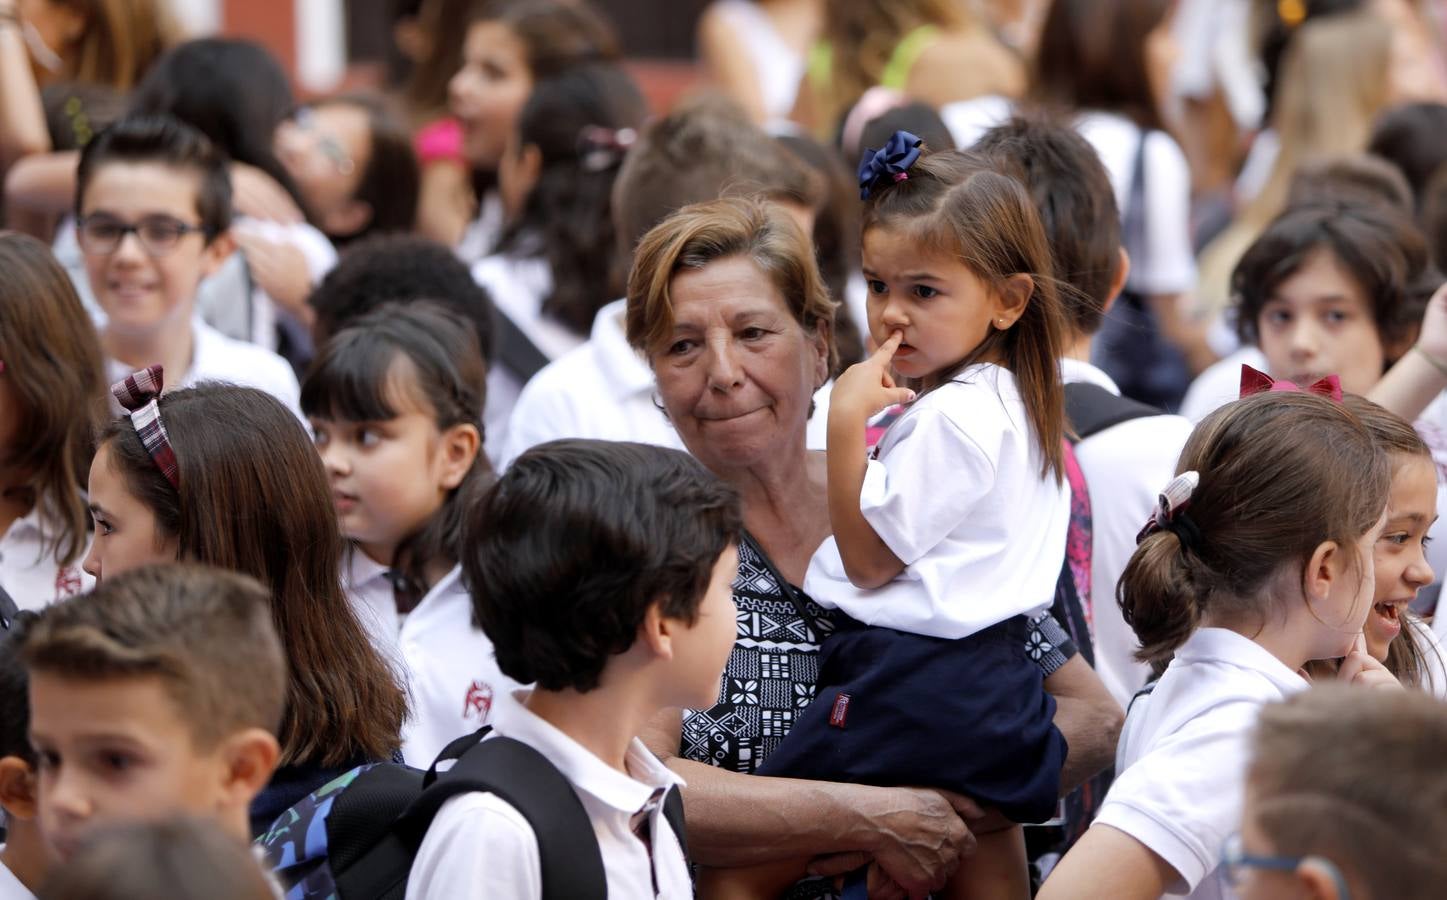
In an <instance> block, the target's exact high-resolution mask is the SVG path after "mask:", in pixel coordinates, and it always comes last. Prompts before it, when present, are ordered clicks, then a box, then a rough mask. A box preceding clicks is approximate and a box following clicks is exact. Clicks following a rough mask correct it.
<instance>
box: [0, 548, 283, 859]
mask: <svg viewBox="0 0 1447 900" xmlns="http://www.w3.org/2000/svg"><path fill="white" fill-rule="evenodd" d="M270 607H271V603H270V598H269V596H268V594H267V592H266V590H265V589H264V588H262V587H261V585H259V584H257V583H256V582H255V581H253V580H252V579H250V578H247V577H244V576H241V575H237V574H234V573H230V572H222V571H217V570H213V569H207V568H204V567H200V566H190V565H167V566H149V567H142V568H139V569H133V570H131V571H129V572H126V573H123V574H121V575H116V576H114V577H112V578H107V579H106V580H105V581H104V582H102V583H101V584H100V586H98V587H97V588H96V589H95V591H93V592H92V593H90V594H85V595H82V596H80V597H75V598H73V599H70V600H66V601H64V602H62V603H58V604H56V605H54V606H51V607H49V608H47V609H46V610H45V612H44V613H42V614H41V616H40V617H39V618H38V619H37V620H36V622H35V623H34V625H33V626H32V627H30V628H29V629H28V630H27V631H26V633H25V635H24V638H23V640H22V641H21V644H20V654H21V658H22V659H23V660H24V662H25V664H26V666H27V668H28V670H29V675H30V711H31V713H30V736H31V741H32V743H33V744H34V747H35V751H36V753H37V755H38V758H39V771H40V778H39V794H40V823H41V829H42V830H43V832H44V834H45V837H46V839H47V840H48V841H49V843H50V844H51V846H53V847H54V848H55V850H56V852H57V853H58V854H59V856H60V858H61V859H62V860H63V859H65V858H67V857H68V856H69V855H70V853H71V852H72V851H74V849H75V848H76V847H77V846H78V844H79V842H80V840H81V839H82V838H83V837H84V836H85V835H86V834H88V833H89V832H91V831H92V830H93V829H95V828H97V827H99V826H103V825H106V824H110V823H115V822H125V821H133V820H153V819H160V818H166V817H169V816H174V815H177V814H189V815H195V816H200V817H204V818H209V819H212V820H214V821H215V822H217V823H218V824H219V825H220V826H221V827H222V828H224V829H226V831H227V832H228V833H230V834H232V835H234V836H235V837H236V838H237V839H238V840H241V841H246V840H249V839H250V836H251V830H250V824H249V821H248V818H247V811H248V808H249V806H250V804H251V800H252V798H253V797H255V796H256V794H257V793H258V792H259V791H260V790H261V789H262V788H263V787H264V786H265V785H266V783H267V781H268V780H269V779H270V778H271V773H272V770H273V769H275V768H276V762H277V758H278V756H279V755H280V748H279V747H278V745H277V741H276V738H275V737H274V733H275V731H276V728H277V726H278V725H279V724H280V722H281V713H282V706H283V703H284V700H285V692H286V687H285V679H286V674H285V668H286V666H285V661H284V659H285V658H284V656H283V655H282V649H281V642H280V641H279V639H278V638H277V636H276V631H275V629H274V627H273V626H272V622H271V609H270Z"/></svg>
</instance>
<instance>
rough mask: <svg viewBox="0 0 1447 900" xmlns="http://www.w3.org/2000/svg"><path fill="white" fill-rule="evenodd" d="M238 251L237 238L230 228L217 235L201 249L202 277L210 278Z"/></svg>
mask: <svg viewBox="0 0 1447 900" xmlns="http://www.w3.org/2000/svg"><path fill="white" fill-rule="evenodd" d="M235 252H236V238H235V237H233V236H232V234H231V229H230V228H228V229H226V230H225V231H223V232H221V233H220V234H218V235H216V237H214V238H212V239H211V243H209V244H207V245H206V248H205V249H204V250H202V251H201V277H202V278H210V277H211V276H212V275H214V274H216V270H217V269H219V268H221V264H222V263H224V262H226V260H227V258H229V257H230V256H231V254H233V253H235Z"/></svg>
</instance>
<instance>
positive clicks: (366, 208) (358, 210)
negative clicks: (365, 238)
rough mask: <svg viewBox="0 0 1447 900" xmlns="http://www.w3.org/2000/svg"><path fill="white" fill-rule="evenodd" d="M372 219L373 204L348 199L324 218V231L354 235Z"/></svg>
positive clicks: (322, 223)
mask: <svg viewBox="0 0 1447 900" xmlns="http://www.w3.org/2000/svg"><path fill="white" fill-rule="evenodd" d="M370 221H372V204H370V203H367V202H366V201H364V200H348V201H347V202H346V203H343V204H342V205H341V206H340V207H338V208H337V209H334V210H332V211H331V212H329V213H327V214H326V215H325V216H324V217H323V218H322V222H321V225H322V231H325V232H326V233H327V234H329V235H331V234H336V235H353V234H356V233H357V232H359V231H361V230H362V229H363V228H366V227H367V223H368V222H370Z"/></svg>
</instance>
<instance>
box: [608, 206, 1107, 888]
mask: <svg viewBox="0 0 1447 900" xmlns="http://www.w3.org/2000/svg"><path fill="white" fill-rule="evenodd" d="M834 307H835V304H834V302H833V301H831V300H830V299H829V296H828V294H827V292H826V290H825V288H824V287H823V285H822V282H821V281H820V278H819V273H818V270H817V268H816V267H815V263H814V254H813V252H812V250H811V248H810V246H809V243H808V239H807V238H806V237H805V236H804V234H803V233H802V232H801V231H800V230H799V229H798V227H797V226H795V225H794V224H793V223H792V222H791V221H790V220H789V219H788V218H787V216H786V215H785V214H784V213H782V212H781V211H778V210H776V209H774V208H772V207H770V206H768V205H767V204H762V203H758V202H754V201H749V200H739V199H730V200H717V201H713V202H710V203H702V204H697V205H695V206H690V207H685V208H684V209H682V210H680V211H679V212H677V213H675V214H674V215H673V216H671V217H670V218H668V219H667V220H665V221H664V222H663V223H661V224H659V225H658V226H657V227H655V228H654V229H653V230H652V231H651V232H649V233H648V235H647V236H646V237H645V238H644V239H643V241H642V243H641V244H640V245H639V248H638V251H637V254H636V257H635V263H634V268H633V273H632V276H631V278H630V280H629V285H628V306H627V323H626V324H627V333H628V340H629V342H630V343H631V344H632V345H633V346H634V348H636V349H637V350H638V351H639V352H641V353H643V354H644V355H645V356H646V357H647V359H648V361H649V363H650V365H651V366H652V368H653V371H654V375H655V377H656V379H657V385H658V392H659V395H660V397H661V398H662V403H663V407H664V411H665V412H666V413H667V415H668V417H669V419H670V421H671V422H672V423H673V425H674V427H675V428H676V429H677V430H678V434H679V436H680V437H681V438H682V440H683V443H684V445H685V446H686V447H687V448H688V450H689V451H690V452H691V453H693V455H694V456H695V457H697V458H698V459H699V460H700V461H702V462H703V463H704V465H706V466H707V467H708V468H709V469H711V470H712V471H713V472H714V473H715V474H717V475H718V476H719V477H721V478H723V479H725V480H726V481H728V482H729V483H731V484H733V485H734V487H736V488H737V489H738V490H739V492H740V494H741V495H742V497H743V502H744V525H745V530H746V534H745V536H744V540H743V543H742V546H740V547H739V573H738V578H737V580H735V582H734V601H735V603H736V604H737V605H738V640H737V643H736V644H735V646H734V650H733V653H732V655H731V656H730V657H729V662H728V666H727V668H726V670H725V672H724V680H723V685H722V691H721V693H720V696H719V702H718V703H717V704H716V705H715V706H713V707H712V708H710V709H704V710H688V711H685V712H683V713H682V714H681V715H680V714H678V713H674V714H673V715H672V716H671V717H669V718H668V719H667V720H666V721H659V722H656V723H655V727H654V729H653V731H652V733H651V734H650V735H648V740H649V743H650V744H651V746H652V747H653V749H654V751H655V752H657V753H659V755H660V756H661V757H663V758H664V759H666V760H668V761H669V765H670V766H671V767H673V768H674V769H675V770H676V771H677V772H678V773H679V774H680V775H682V776H683V777H684V778H685V779H686V780H687V781H688V790H687V797H686V800H687V804H688V813H689V815H688V822H689V845H690V850H691V853H692V855H693V858H694V860H695V861H696V862H698V863H700V864H702V865H704V866H710V867H731V866H753V865H759V864H765V863H769V862H774V861H778V860H784V859H790V858H798V857H801V856H804V857H814V858H815V862H814V865H813V866H812V867H811V869H812V870H813V871H814V872H815V873H816V874H819V875H831V874H839V873H842V872H844V871H848V870H849V869H851V868H855V867H857V866H859V865H861V864H863V863H865V862H873V863H874V864H875V865H874V867H873V869H872V870H871V884H872V888H874V890H872V891H871V894H870V896H871V897H879V896H902V895H903V893H904V892H908V894H909V895H911V896H918V895H920V894H921V893H923V892H924V891H928V890H935V889H938V888H939V887H941V886H942V885H943V884H944V882H945V880H946V878H948V876H949V875H950V874H951V873H952V872H953V871H954V869H955V867H956V866H958V865H959V863H960V857H961V856H962V855H964V854H967V853H968V852H970V851H971V850H972V849H973V838H972V836H971V835H970V833H969V828H968V823H967V820H970V819H975V818H978V817H979V816H981V811H980V810H979V809H978V808H977V807H975V805H974V804H973V803H972V802H970V801H969V800H967V799H966V798H963V797H957V796H952V795H949V794H947V793H945V792H942V791H936V790H925V789H915V788H880V787H871V786H865V785H858V784H834V783H821V782H809V781H799V780H792V779H782V778H769V777H764V776H758V775H754V774H753V773H754V772H755V770H756V769H757V767H758V766H759V765H760V763H762V762H763V760H764V758H765V757H766V756H767V755H768V753H769V752H770V751H771V750H773V748H775V747H777V746H778V745H779V743H780V742H781V741H782V740H783V738H784V736H785V735H786V734H788V732H789V728H790V726H791V725H792V724H793V721H794V716H795V714H796V712H797V711H798V710H800V709H802V708H803V707H804V706H807V705H808V703H809V701H810V700H812V699H813V696H814V688H815V681H816V679H817V677H818V653H819V644H820V641H821V639H822V637H823V636H824V635H825V634H826V633H827V632H828V631H829V629H830V622H829V618H828V615H827V613H826V612H825V611H824V610H823V609H821V608H820V607H819V606H817V605H815V604H814V603H813V601H811V600H810V599H809V597H807V596H805V595H804V593H803V592H802V591H801V590H800V589H799V588H798V587H796V585H798V584H799V583H801V582H802V580H803V577H804V572H805V570H806V569H807V568H808V565H809V559H810V557H811V556H812V555H813V553H814V551H815V549H816V548H818V546H819V545H820V543H822V542H823V540H824V539H825V538H826V537H828V536H829V533H830V529H829V513H828V502H827V497H826V491H825V457H824V454H822V453H817V452H810V451H808V450H807V449H806V448H805V440H804V434H805V424H806V422H807V421H808V418H809V415H810V413H811V412H812V409H811V397H812V396H813V394H814V392H815V391H816V390H817V389H818V388H819V387H820V386H822V385H823V384H824V382H825V380H826V379H827V378H828V373H829V371H830V366H831V363H832V362H833V355H834V350H833V343H832V334H831V323H832V322H833V318H834ZM1041 629H1043V631H1042V630H1041ZM1031 640H1032V641H1033V642H1035V645H1036V649H1037V651H1038V649H1039V648H1040V647H1041V646H1045V647H1047V648H1050V646H1051V645H1055V647H1060V646H1062V645H1064V644H1068V639H1067V638H1066V637H1065V636H1064V633H1063V632H1061V631H1060V630H1059V626H1058V625H1053V623H1052V622H1051V620H1049V619H1048V618H1047V619H1045V620H1044V621H1043V622H1041V623H1040V624H1039V625H1038V626H1037V628H1036V630H1035V631H1034V633H1032V635H1031ZM1071 652H1073V650H1069V649H1068V648H1067V649H1066V650H1065V651H1064V652H1060V651H1059V650H1055V651H1053V652H1046V653H1044V654H1032V655H1039V657H1040V660H1041V664H1042V668H1044V669H1045V674H1046V675H1047V679H1046V688H1047V689H1048V690H1050V691H1051V693H1052V694H1054V695H1055V697H1056V699H1057V702H1058V711H1057V715H1056V719H1055V721H1056V725H1057V726H1058V727H1059V728H1060V729H1061V731H1062V732H1064V733H1065V735H1066V738H1067V740H1068V742H1069V745H1070V753H1069V757H1068V759H1067V763H1066V769H1065V772H1064V773H1063V775H1062V780H1063V783H1064V784H1065V785H1066V786H1067V787H1073V786H1075V785H1077V784H1079V783H1081V782H1082V781H1083V780H1085V779H1086V778H1088V777H1090V776H1091V775H1093V774H1094V773H1096V772H1098V771H1100V770H1101V769H1103V768H1104V767H1105V766H1107V765H1108V764H1109V763H1110V760H1111V757H1112V755H1113V753H1114V748H1115V740H1116V736H1117V734H1118V732H1119V726H1120V720H1121V713H1120V708H1119V707H1118V706H1117V705H1116V704H1115V702H1114V701H1113V700H1112V699H1111V698H1110V696H1109V695H1108V694H1107V693H1106V691H1105V689H1104V687H1103V686H1102V685H1101V684H1100V682H1099V680H1098V679H1097V678H1096V677H1095V675H1094V673H1093V672H1092V671H1091V670H1090V668H1089V666H1088V665H1086V663H1085V662H1084V661H1083V660H1082V659H1080V658H1079V657H1078V656H1075V657H1072V658H1068V660H1067V656H1068V654H1069V653H1071ZM962 727H968V726H967V723H962ZM706 889H707V881H706V880H705V881H704V882H703V883H702V885H701V893H703V894H704V895H705V896H706V893H707V892H706ZM829 890H830V886H829V884H828V883H826V882H821V883H819V884H817V885H814V886H813V887H808V888H806V887H801V889H800V890H798V891H796V892H794V893H791V894H790V896H791V897H817V896H826V895H827V894H828V892H829Z"/></svg>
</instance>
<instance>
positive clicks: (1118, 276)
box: [1101, 247, 1130, 313]
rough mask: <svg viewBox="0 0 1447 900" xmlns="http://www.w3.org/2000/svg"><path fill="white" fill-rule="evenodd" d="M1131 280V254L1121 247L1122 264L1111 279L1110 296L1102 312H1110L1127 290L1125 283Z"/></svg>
mask: <svg viewBox="0 0 1447 900" xmlns="http://www.w3.org/2000/svg"><path fill="white" fill-rule="evenodd" d="M1129 279H1130V254H1129V253H1127V252H1125V248H1124V247H1121V248H1120V264H1119V265H1118V266H1116V269H1115V276H1114V277H1113V278H1111V279H1110V294H1109V296H1107V297H1106V298H1105V305H1104V306H1102V307H1101V312H1107V313H1108V312H1110V308H1111V307H1112V306H1115V301H1116V300H1119V299H1120V292H1121V291H1123V290H1125V283H1126V281H1128V280H1129Z"/></svg>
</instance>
